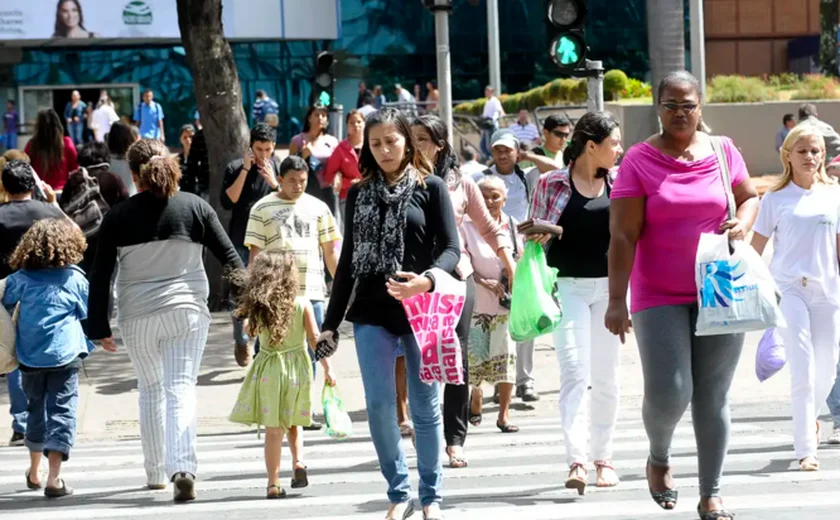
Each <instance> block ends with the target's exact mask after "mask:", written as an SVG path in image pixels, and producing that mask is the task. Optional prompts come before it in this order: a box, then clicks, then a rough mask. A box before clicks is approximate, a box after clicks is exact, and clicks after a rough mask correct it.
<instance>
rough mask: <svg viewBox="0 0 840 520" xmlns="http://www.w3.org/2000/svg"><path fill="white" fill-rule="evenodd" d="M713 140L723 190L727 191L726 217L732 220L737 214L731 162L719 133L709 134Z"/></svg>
mask: <svg viewBox="0 0 840 520" xmlns="http://www.w3.org/2000/svg"><path fill="white" fill-rule="evenodd" d="M709 137H710V139H711V140H712V149H713V150H714V151H715V156H717V162H718V166H720V178H721V182H723V191H724V193H726V215H727V216H726V218H727V220H732V219H734V218H735V216H736V209H737V208H736V206H735V195H734V194H733V193H732V179H731V177H730V174H729V162H728V161H727V160H726V152H725V151H724V149H723V140H722V139H721V138H720V136H718V135H712V136H709Z"/></svg>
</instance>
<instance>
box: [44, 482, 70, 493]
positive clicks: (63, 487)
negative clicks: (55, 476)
mask: <svg viewBox="0 0 840 520" xmlns="http://www.w3.org/2000/svg"><path fill="white" fill-rule="evenodd" d="M72 494H73V488H71V487H67V483H66V482H64V479H61V487H60V488H51V487H49V486H47V487H45V488H44V496H45V497H47V498H61V497H69V496H70V495H72Z"/></svg>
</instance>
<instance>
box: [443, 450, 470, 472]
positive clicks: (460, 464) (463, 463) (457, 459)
mask: <svg viewBox="0 0 840 520" xmlns="http://www.w3.org/2000/svg"><path fill="white" fill-rule="evenodd" d="M446 454H447V455H448V456H449V467H450V468H452V469H461V468H466V467H467V466H468V465H469V462H468V461H467V459H465V458H464V457H461V456H458V455H453V454H452V451H451V450H450V449H449V448H447V449H446Z"/></svg>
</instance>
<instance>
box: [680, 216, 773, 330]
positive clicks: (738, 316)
mask: <svg viewBox="0 0 840 520" xmlns="http://www.w3.org/2000/svg"><path fill="white" fill-rule="evenodd" d="M731 246H732V253H730V241H729V236H728V234H723V235H716V234H708V233H703V234H702V235H700V243H699V244H698V245H697V261H696V263H695V279H696V281H697V303H698V307H699V310H698V313H697V331H696V332H695V334H696V335H698V336H714V335H718V334H733V333H737V332H752V331H758V330H765V329H770V328H773V327H784V326H785V320H784V317H783V316H782V311H781V310H780V309H779V299H780V297H781V292H780V291H779V289H778V287H777V286H776V282H775V281H773V277H772V276H771V275H770V270H769V269H768V268H767V265H766V264H765V263H764V260H762V259H761V257H760V256H759V255H758V253H757V252H756V251H755V249H753V248H752V247H751V246H750V245H749V244H747V243H745V242H743V241H741V240H736V241H733V242H731Z"/></svg>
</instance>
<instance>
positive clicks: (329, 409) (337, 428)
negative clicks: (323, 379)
mask: <svg viewBox="0 0 840 520" xmlns="http://www.w3.org/2000/svg"><path fill="white" fill-rule="evenodd" d="M321 403H322V404H323V405H324V422H326V423H327V428H326V430H327V435H329V436H330V437H333V438H336V439H346V438H348V437H350V436H352V435H353V421H352V420H351V419H350V415H348V414H347V412H346V411H344V402H343V401H342V400H341V393H340V392H339V391H338V387H336V386H330V385H328V384H326V383H324V390H323V391H322V392H321Z"/></svg>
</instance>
